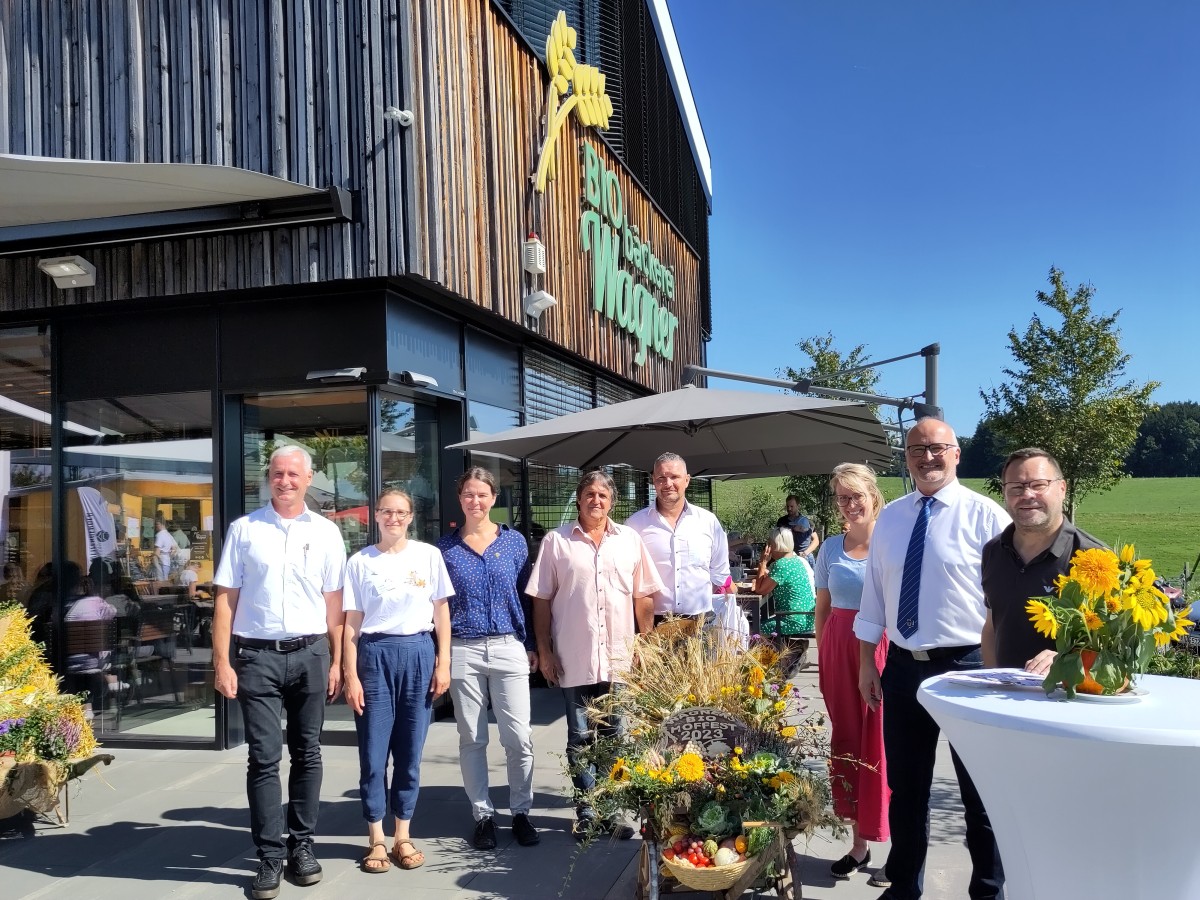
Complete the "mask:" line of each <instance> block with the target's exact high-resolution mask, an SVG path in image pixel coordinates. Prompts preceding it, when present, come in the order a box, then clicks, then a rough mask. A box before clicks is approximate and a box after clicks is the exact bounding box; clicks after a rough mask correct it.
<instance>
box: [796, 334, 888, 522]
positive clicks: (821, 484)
mask: <svg viewBox="0 0 1200 900" xmlns="http://www.w3.org/2000/svg"><path fill="white" fill-rule="evenodd" d="M796 346H797V347H798V348H799V349H800V350H802V351H804V353H806V354H807V355H808V358H809V359H811V360H812V365H809V366H805V367H804V368H800V369H793V368H792V367H791V366H788V367H787V368H786V369H782V370H780V371H779V375H780V376H781V377H784V378H790V379H791V380H792V381H803V380H805V379H807V380H810V381H812V383H813V384H814V385H821V386H823V387H830V388H840V389H841V390H846V391H859V392H860V393H864V394H873V393H875V392H876V391H875V386H876V385H877V384H878V383H879V373H878V372H876V371H875V370H874V369H863V370H861V371H859V372H850V373H847V374H838V373H841V372H844V370H846V369H854V368H857V367H858V366H861V365H865V364H866V362H867V357H866V354H867V347H866V345H865V344H859V345H858V346H856V347H854V349H852V350H851V351H850V352H849V353H846V354H842V353H841V352H840V351H839V350H838V349H837V348H836V347H834V345H833V334H832V333H828V332H827V333H826V334H824V335H818V336H816V337H811V338H805V339H804V340H802V341H800V342H799V343H797V344H796ZM783 487H784V490H785V491H787V493H789V494H795V495H796V496H797V497H799V498H800V508H801V509H802V510H804V512H805V514H807V515H808V517H809V520H810V521H811V522H812V523H813V525H814V526H815V527H816V528H817V530H818V532H819V533H820V534H821V535H827V534H829V532H830V531H831V530H835V529H836V528H837V515H836V513H835V512H834V509H833V503H832V498H831V496H830V493H829V476H828V475H793V476H791V477H789V478H786V479H784V482H783Z"/></svg>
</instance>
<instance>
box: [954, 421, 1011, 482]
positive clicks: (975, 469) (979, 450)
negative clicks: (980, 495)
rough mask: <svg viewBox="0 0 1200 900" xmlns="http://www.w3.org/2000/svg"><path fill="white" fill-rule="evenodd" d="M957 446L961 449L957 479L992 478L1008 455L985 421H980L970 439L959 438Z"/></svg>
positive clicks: (989, 423)
mask: <svg viewBox="0 0 1200 900" xmlns="http://www.w3.org/2000/svg"><path fill="white" fill-rule="evenodd" d="M958 444H959V446H960V447H961V448H962V455H961V456H960V457H959V460H958V477H959V478H994V477H996V473H997V472H999V471H1000V466H1001V465H1003V464H1004V458H1005V457H1006V456H1007V455H1008V454H1007V453H1006V452H1005V450H1004V444H1003V443H1002V442H1001V440H1000V438H999V436H998V435H997V434H996V432H995V430H994V429H993V428H992V424H991V422H989V421H988V420H987V419H982V420H980V422H979V424H978V425H976V426H975V434H974V435H972V436H971V437H959V439H958Z"/></svg>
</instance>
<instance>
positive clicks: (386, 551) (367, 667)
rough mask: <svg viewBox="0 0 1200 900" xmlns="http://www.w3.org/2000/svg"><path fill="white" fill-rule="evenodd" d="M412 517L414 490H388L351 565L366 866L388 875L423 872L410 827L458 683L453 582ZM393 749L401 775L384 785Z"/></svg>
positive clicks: (350, 678)
mask: <svg viewBox="0 0 1200 900" xmlns="http://www.w3.org/2000/svg"><path fill="white" fill-rule="evenodd" d="M412 515H413V504H412V498H411V497H409V495H408V494H407V493H405V492H404V491H401V490H398V489H396V488H389V489H388V490H385V491H384V492H383V493H382V494H381V495H380V497H379V502H378V503H377V504H376V508H375V521H376V522H377V523H378V525H379V532H380V540H379V543H377V544H375V545H373V546H371V547H367V548H366V549H364V550H361V551H359V552H358V553H356V554H354V556H352V557H351V558H350V561H349V562H347V563H346V578H345V587H344V589H343V600H342V608H343V609H344V610H345V611H346V628H345V637H344V649H343V652H342V666H343V668H344V670H345V685H346V702H347V703H348V704H350V707H351V709H353V710H354V712H355V720H354V724H355V726H356V727H357V729H358V760H359V770H360V777H359V793H360V795H361V797H362V805H363V817H364V818H365V819H366V820H367V834H368V840H369V842H370V846H369V847H368V848H367V855H366V856H365V857H364V858H363V859H362V861H361V863H360V868H361V869H362V870H363V871H364V872H368V873H370V874H378V873H381V872H386V871H387V870H388V869H389V868H391V862H395V863H396V865H398V866H400V867H401V868H402V869H415V868H416V867H417V866H419V865H421V863H423V862H424V861H425V854H424V853H422V852H421V851H420V850H418V849H417V848H416V846H415V845H414V844H413V842H412V840H411V838H410V834H409V826H410V824H411V822H412V817H413V812H414V810H415V809H416V805H417V793H418V791H419V788H420V766H421V751H422V750H423V749H424V746H425V735H426V732H427V731H428V730H429V718H430V711H431V709H432V706H433V701H434V698H436V697H439V696H441V695H442V694H443V693H445V691H446V688H447V687H449V685H450V608H449V606H448V605H447V602H446V601H447V598H449V597H451V596H452V595H453V594H454V588H453V587H452V586H451V584H450V576H449V575H448V574H447V572H446V565H445V563H444V562H442V555H441V554H440V553H438V551H437V548H436V547H433V546H432V545H430V544H423V543H421V542H420V541H410V540H409V539H408V526H409V523H410V522H411V521H412ZM435 635H436V642H437V644H436V647H435V646H434V639H435ZM389 754H390V755H391V757H392V777H391V786H390V790H385V786H386V785H387V783H388V779H387V762H388V755H389ZM388 806H390V807H391V810H392V815H393V816H394V817H395V819H396V833H395V838H394V840H393V844H392V849H391V850H390V851H388V850H387V849H386V848H387V843H386V842H385V841H384V834H383V817H384V814H385V813H386V812H387V808H388ZM389 860H391V862H389Z"/></svg>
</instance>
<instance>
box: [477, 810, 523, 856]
mask: <svg viewBox="0 0 1200 900" xmlns="http://www.w3.org/2000/svg"><path fill="white" fill-rule="evenodd" d="M514 826H515V823H514ZM514 830H516V829H515V827H514ZM471 843H472V844H473V845H474V847H475V849H476V850H495V849H496V823H495V822H494V821H492V817H491V816H484V817H483V818H482V819H480V820H479V821H478V822H476V823H475V836H474V837H473V838H471Z"/></svg>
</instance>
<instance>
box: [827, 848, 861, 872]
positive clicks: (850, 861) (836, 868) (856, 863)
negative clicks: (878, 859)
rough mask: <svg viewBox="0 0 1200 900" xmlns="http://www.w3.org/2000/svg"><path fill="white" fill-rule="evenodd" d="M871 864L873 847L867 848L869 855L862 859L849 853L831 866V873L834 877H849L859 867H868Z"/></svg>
mask: <svg viewBox="0 0 1200 900" xmlns="http://www.w3.org/2000/svg"><path fill="white" fill-rule="evenodd" d="M870 864H871V848H870V847H868V848H867V855H866V856H864V857H863V858H862V859H855V858H854V856H853V854H850V853H847V854H846V855H845V856H843V857H842V858H841V859H839V860H838V861H837V862H835V863H834V864H833V865H832V866H830V867H829V874H830V875H832V876H833V877H834V878H842V879H845V878H849V877H850V876H851V875H853V874H854V873H855V872H857V871H858V870H859V869H863V868H866V867H867V866H869V865H870Z"/></svg>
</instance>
